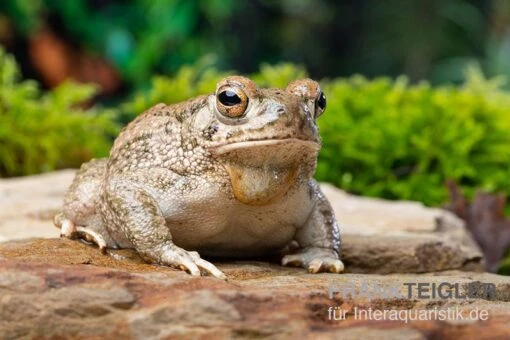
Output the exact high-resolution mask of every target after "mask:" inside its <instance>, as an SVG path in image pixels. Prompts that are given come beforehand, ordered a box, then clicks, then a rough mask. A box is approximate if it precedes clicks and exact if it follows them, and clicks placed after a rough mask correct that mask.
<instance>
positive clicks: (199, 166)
mask: <svg viewBox="0 0 510 340" xmlns="http://www.w3.org/2000/svg"><path fill="white" fill-rule="evenodd" d="M225 89H228V90H230V91H234V92H235V93H236V94H238V95H239V97H238V98H240V103H239V104H238V103H234V105H233V106H228V105H231V104H228V105H227V106H224V105H223V104H221V100H220V99H218V98H220V97H219V96H220V92H222V91H224V90H225ZM320 94H321V91H320V88H319V85H318V84H317V83H316V82H314V81H312V80H309V79H305V80H300V81H295V82H292V83H291V84H289V85H288V86H287V88H286V89H285V90H280V89H260V88H258V87H257V86H256V85H255V84H254V83H253V82H252V81H251V80H249V79H247V78H244V77H239V76H233V77H228V78H226V79H224V80H222V81H221V82H220V83H218V86H217V93H216V94H213V95H209V96H201V97H197V98H194V99H191V100H189V101H186V102H183V103H180V104H175V105H164V104H158V105H156V106H154V107H152V108H151V109H149V110H147V111H146V112H145V113H143V114H142V115H140V116H139V117H137V118H136V119H135V120H134V121H133V122H131V123H130V124H129V125H128V126H127V127H126V128H124V130H123V131H122V132H121V134H120V135H119V137H118V138H117V139H116V140H115V143H114V145H113V148H112V149H111V152H110V157H109V158H108V159H99V160H92V161H90V162H88V163H86V164H84V165H83V166H82V167H81V169H80V171H79V172H78V173H77V175H76V177H75V179H74V182H73V184H72V185H71V187H70V188H69V190H68V192H67V194H66V196H65V200H64V208H63V211H62V213H61V214H59V215H57V216H56V217H55V224H56V225H57V227H59V228H61V233H62V235H64V236H68V237H75V236H81V237H83V238H85V239H88V240H92V241H94V242H96V243H97V244H98V245H99V246H100V247H101V248H104V247H108V248H119V247H120V248H135V249H136V250H137V251H138V253H139V254H140V255H141V256H142V257H143V258H144V259H145V260H146V261H148V262H152V263H158V264H163V265H169V266H172V267H176V268H180V269H184V270H187V271H188V272H190V273H191V274H193V275H200V270H202V271H203V272H205V273H208V274H211V275H214V276H217V277H224V275H223V273H221V272H220V271H219V270H218V269H217V268H216V267H215V266H214V265H212V264H211V263H209V262H207V261H205V260H203V259H201V258H200V256H199V253H200V254H203V255H213V256H229V257H242V256H254V255H265V254H270V253H274V252H279V251H281V250H282V249H283V248H285V247H286V246H288V245H289V244H296V243H297V245H298V249H297V250H296V251H295V252H294V253H292V254H288V255H286V256H284V257H283V259H282V263H283V264H284V265H287V264H291V265H299V266H303V267H305V268H307V269H309V271H310V272H314V273H315V272H320V271H332V272H341V271H343V264H342V262H341V261H340V260H339V257H338V254H339V248H340V234H339V229H338V226H337V223H336V221H335V217H334V214H333V211H332V209H331V206H330V204H329V202H328V201H327V200H326V198H325V197H324V196H323V194H322V193H321V191H320V188H319V186H318V185H317V183H316V182H315V181H314V180H313V179H312V175H313V173H314V171H315V166H316V160H317V154H318V151H319V149H320V138H319V135H318V129H317V125H316V123H315V118H316V117H318V116H319V115H320V113H322V110H321V108H319V107H317V106H318V104H317V103H318V101H317V100H318V97H319V96H320ZM322 109H323V107H322ZM236 110H237V111H236ZM293 241H295V242H293Z"/></svg>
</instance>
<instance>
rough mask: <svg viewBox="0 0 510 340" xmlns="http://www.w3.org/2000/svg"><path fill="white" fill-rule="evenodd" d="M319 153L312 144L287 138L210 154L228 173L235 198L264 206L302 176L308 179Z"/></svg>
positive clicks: (235, 145)
mask: <svg viewBox="0 0 510 340" xmlns="http://www.w3.org/2000/svg"><path fill="white" fill-rule="evenodd" d="M319 149H320V144H319V143H317V142H315V141H309V140H308V141H307V140H301V139H296V138H288V139H276V140H275V139H272V140H252V141H243V142H237V143H231V144H226V145H221V146H218V147H214V148H211V152H212V154H213V155H215V157H216V158H217V159H219V160H220V161H221V163H222V164H223V165H224V167H225V169H226V170H227V173H228V175H229V177H230V184H231V186H232V192H233V194H234V197H235V198H236V199H237V200H238V201H240V202H242V203H245V204H250V205H264V204H269V203H272V202H274V201H276V200H277V199H279V198H281V197H283V196H284V195H285V194H286V193H287V192H288V191H289V189H290V188H291V187H292V186H293V185H294V184H295V183H296V182H297V181H298V180H299V178H301V177H302V176H311V173H313V170H314V169H315V162H316V159H317V153H318V152H319ZM300 174H302V176H300Z"/></svg>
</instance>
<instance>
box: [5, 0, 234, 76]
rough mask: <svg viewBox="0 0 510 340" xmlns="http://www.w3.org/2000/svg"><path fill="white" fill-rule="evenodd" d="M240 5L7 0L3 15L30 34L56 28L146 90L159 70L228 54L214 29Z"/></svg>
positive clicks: (229, 1)
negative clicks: (150, 80) (212, 53)
mask: <svg viewBox="0 0 510 340" xmlns="http://www.w3.org/2000/svg"><path fill="white" fill-rule="evenodd" d="M235 7H236V2H235V1H233V0H156V1H153V0H131V1H103V2H98V1H96V2H94V1H89V0H72V1H61V0H31V1H24V0H3V1H2V3H1V4H0V13H1V12H2V10H3V12H5V13H7V14H8V16H9V17H11V18H13V22H14V23H15V25H16V27H18V28H19V30H20V32H21V33H22V34H23V35H25V36H30V35H31V34H32V33H34V32H36V31H37V30H38V29H40V28H41V27H42V26H44V25H49V26H50V27H51V26H55V27H52V29H53V30H58V31H63V32H65V33H64V34H65V35H66V36H68V37H71V38H72V40H73V41H75V42H79V44H80V45H82V46H84V47H86V49H88V50H90V51H94V52H95V53H98V54H100V55H103V56H105V57H106V58H107V59H109V60H110V61H111V62H112V63H113V64H114V65H115V66H116V68H117V69H118V70H119V71H120V73H121V75H122V76H123V78H124V79H125V80H126V81H127V82H129V83H131V84H132V85H134V86H141V85H143V84H144V83H145V82H146V81H147V80H148V79H150V78H151V76H152V74H153V73H154V72H155V71H156V72H157V71H160V72H161V71H162V72H165V73H168V72H175V71H176V70H177V69H178V68H179V67H180V66H181V65H183V64H185V63H190V62H195V61H196V60H197V56H200V55H204V54H206V53H207V52H208V51H215V52H216V53H218V54H221V55H223V54H224V50H223V47H224V44H226V40H225V41H224V42H221V41H217V40H216V39H212V36H211V35H212V34H213V32H214V31H213V30H212V26H213V25H216V24H218V23H219V22H221V21H222V20H225V18H227V17H229V16H230V15H231V12H232V11H233V9H234V8H235ZM199 27H200V28H202V29H201V30H200V31H199V30H197V29H198V28H199ZM176 51H178V52H179V53H175V52H176Z"/></svg>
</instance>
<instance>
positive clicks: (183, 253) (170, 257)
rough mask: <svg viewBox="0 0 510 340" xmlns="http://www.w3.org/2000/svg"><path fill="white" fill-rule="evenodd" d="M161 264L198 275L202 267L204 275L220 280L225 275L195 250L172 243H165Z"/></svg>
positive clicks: (223, 278)
mask: <svg viewBox="0 0 510 340" xmlns="http://www.w3.org/2000/svg"><path fill="white" fill-rule="evenodd" d="M160 263H161V264H164V265H167V266H170V267H174V268H177V269H180V270H185V271H188V272H189V273H190V274H191V275H193V276H200V270H201V269H202V271H203V272H205V274H206V275H211V276H214V277H217V278H219V279H222V280H226V279H227V277H226V276H225V274H223V273H222V272H221V271H220V270H219V269H218V268H216V267H215V266H214V265H213V264H212V263H210V262H207V261H205V260H203V259H201V258H200V254H198V253H197V252H196V251H187V250H184V249H182V248H179V247H177V246H176V245H174V244H171V245H166V246H165V247H164V249H163V251H162V254H161V261H160Z"/></svg>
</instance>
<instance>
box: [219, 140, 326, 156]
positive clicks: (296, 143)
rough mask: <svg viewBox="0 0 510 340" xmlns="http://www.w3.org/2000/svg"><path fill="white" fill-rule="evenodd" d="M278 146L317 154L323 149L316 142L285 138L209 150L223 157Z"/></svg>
mask: <svg viewBox="0 0 510 340" xmlns="http://www.w3.org/2000/svg"><path fill="white" fill-rule="evenodd" d="M278 146H282V147H283V149H288V147H296V148H298V149H301V148H303V147H304V148H306V149H308V150H309V151H315V152H318V151H319V150H320V148H321V145H320V143H319V142H316V141H312V140H304V139H298V138H283V139H256V140H247V141H242V142H234V143H229V144H221V145H216V146H212V147H210V148H209V150H210V151H211V152H212V153H213V154H215V155H222V154H227V153H230V152H232V151H240V150H247V149H251V148H255V149H259V148H267V149H273V148H275V147H276V148H277V147H278Z"/></svg>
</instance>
